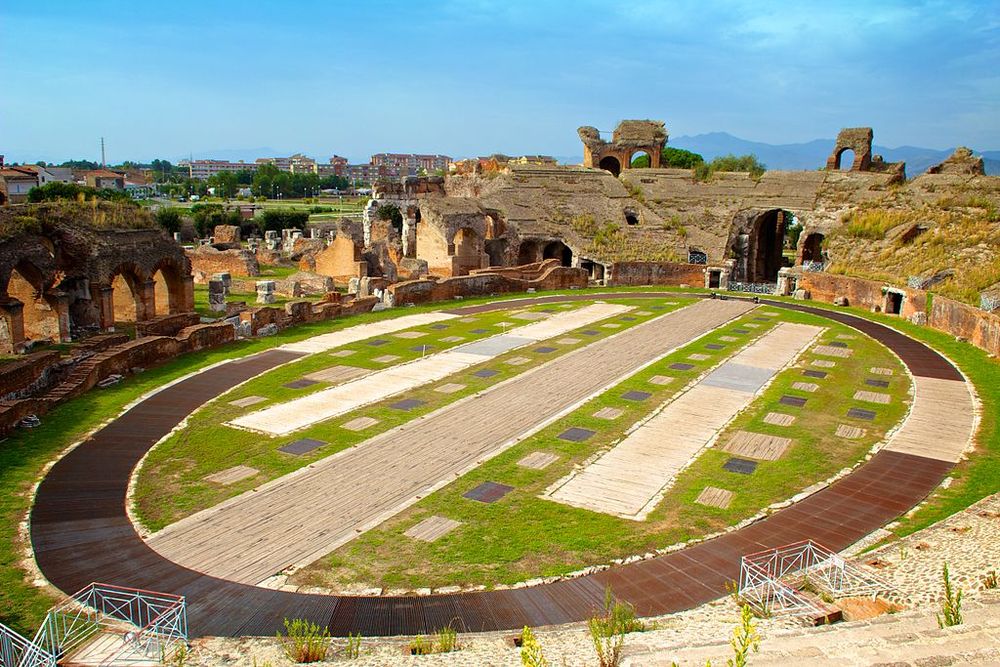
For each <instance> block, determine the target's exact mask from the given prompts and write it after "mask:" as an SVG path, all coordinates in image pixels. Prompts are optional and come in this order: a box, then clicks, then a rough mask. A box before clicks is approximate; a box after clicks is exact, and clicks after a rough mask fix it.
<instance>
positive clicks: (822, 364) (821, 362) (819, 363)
mask: <svg viewBox="0 0 1000 667" xmlns="http://www.w3.org/2000/svg"><path fill="white" fill-rule="evenodd" d="M810 363H811V364H812V365H813V366H816V367H817V368H833V367H835V366H836V365H837V362H836V361H828V360H826V359H814V360H813V361H812V362H810Z"/></svg>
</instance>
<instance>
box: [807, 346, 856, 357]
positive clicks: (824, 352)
mask: <svg viewBox="0 0 1000 667" xmlns="http://www.w3.org/2000/svg"><path fill="white" fill-rule="evenodd" d="M813 353H814V354H819V355H821V356H824V357H840V358H841V359H846V358H847V357H849V356H851V355H852V354H853V353H854V350H852V349H851V348H849V347H833V346H832V345H817V346H816V347H814V348H813Z"/></svg>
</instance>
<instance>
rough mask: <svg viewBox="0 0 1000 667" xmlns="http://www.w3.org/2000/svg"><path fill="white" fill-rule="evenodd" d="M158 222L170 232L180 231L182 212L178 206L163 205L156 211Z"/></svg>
mask: <svg viewBox="0 0 1000 667" xmlns="http://www.w3.org/2000/svg"><path fill="white" fill-rule="evenodd" d="M156 222H157V223H159V225H160V227H163V229H164V231H166V232H167V233H169V234H173V233H174V232H177V231H180V228H181V212H180V211H179V210H177V209H176V208H171V207H161V208H160V209H159V210H158V211H156Z"/></svg>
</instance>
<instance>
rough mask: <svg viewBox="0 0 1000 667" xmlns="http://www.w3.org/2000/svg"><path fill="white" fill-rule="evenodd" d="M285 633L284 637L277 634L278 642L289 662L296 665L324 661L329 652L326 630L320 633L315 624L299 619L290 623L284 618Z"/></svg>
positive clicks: (328, 633) (327, 632)
mask: <svg viewBox="0 0 1000 667" xmlns="http://www.w3.org/2000/svg"><path fill="white" fill-rule="evenodd" d="M285 632H286V633H287V634H286V635H285V636H282V635H281V633H280V632H279V633H278V640H279V641H280V642H281V644H282V647H283V648H284V650H285V655H287V656H288V659H289V660H293V661H294V662H298V663H307V662H319V661H320V660H326V654H327V651H329V650H330V631H329V630H328V629H327V628H323V630H322V631H320V628H319V626H318V625H316V624H315V623H310V622H309V621H307V620H304V619H301V618H296V619H295V620H292V621H289V620H288V619H287V618H286V619H285Z"/></svg>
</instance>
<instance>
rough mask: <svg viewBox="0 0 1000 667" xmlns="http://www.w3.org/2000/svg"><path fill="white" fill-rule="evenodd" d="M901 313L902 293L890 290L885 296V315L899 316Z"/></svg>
mask: <svg viewBox="0 0 1000 667" xmlns="http://www.w3.org/2000/svg"><path fill="white" fill-rule="evenodd" d="M902 311H903V293H902V292H897V291H895V290H890V291H888V292H886V294H885V313H886V315H899V314H900V313H901V312H902Z"/></svg>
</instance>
